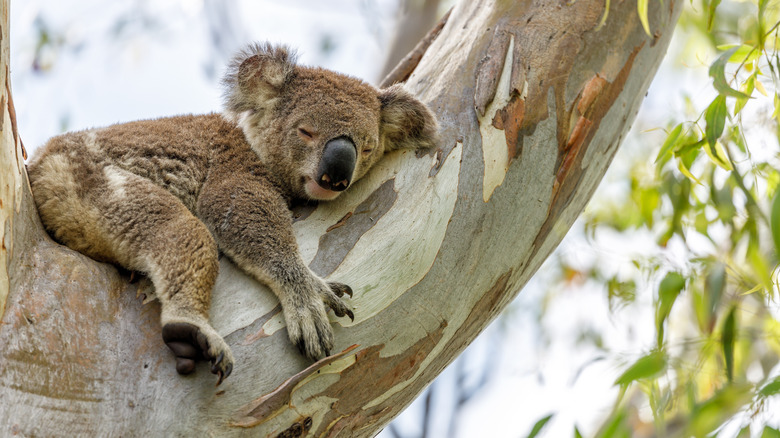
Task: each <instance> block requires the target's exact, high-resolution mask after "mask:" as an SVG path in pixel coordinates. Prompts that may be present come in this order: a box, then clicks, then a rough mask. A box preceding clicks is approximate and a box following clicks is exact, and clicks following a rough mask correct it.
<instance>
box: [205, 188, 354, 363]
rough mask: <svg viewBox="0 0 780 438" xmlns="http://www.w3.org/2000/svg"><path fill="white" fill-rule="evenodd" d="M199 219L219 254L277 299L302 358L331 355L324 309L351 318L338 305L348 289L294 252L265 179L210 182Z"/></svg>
mask: <svg viewBox="0 0 780 438" xmlns="http://www.w3.org/2000/svg"><path fill="white" fill-rule="evenodd" d="M198 215H199V216H200V218H201V219H202V220H203V221H204V222H205V223H206V224H207V225H208V226H209V228H210V229H211V232H212V233H213V234H214V236H215V237H216V240H217V245H218V246H219V248H220V249H221V250H222V252H223V253H224V254H225V255H227V256H228V257H230V258H231V260H233V262H234V263H235V264H236V265H237V266H238V267H239V268H241V269H242V270H243V271H244V272H246V273H248V274H249V275H251V276H252V277H254V278H255V279H256V280H258V281H260V282H262V283H264V284H266V285H267V286H268V287H269V288H270V289H271V290H272V291H273V292H274V293H275V294H276V296H277V297H278V298H279V301H280V302H281V304H282V311H283V312H284V318H285V322H286V323H287V332H288V335H289V337H290V340H291V341H292V343H293V344H295V345H297V346H298V348H299V349H300V351H301V353H302V354H304V355H305V356H307V357H308V358H310V359H313V360H316V359H318V358H320V357H323V356H328V355H330V350H331V349H332V348H333V329H332V328H331V326H330V321H329V320H328V316H327V314H326V306H327V307H330V308H331V309H333V311H334V313H335V314H336V315H337V316H340V317H341V316H349V317H350V318H351V319H354V314H353V313H352V310H350V309H349V307H347V305H346V304H344V302H343V301H342V300H341V297H343V296H344V294H347V295H350V296H352V290H351V289H350V288H349V286H347V285H345V284H341V283H336V282H326V281H324V280H323V279H321V278H320V277H319V276H317V275H316V274H315V273H314V272H312V271H311V270H310V269H309V268H308V266H306V264H305V263H304V262H303V259H302V258H301V256H300V254H299V253H298V245H297V243H296V241H295V235H294V233H293V228H292V216H291V213H290V211H289V209H288V208H287V203H286V202H285V201H284V199H283V198H282V196H281V195H280V194H279V193H278V191H277V190H276V188H275V187H273V186H272V185H271V184H270V183H268V182H266V181H264V180H262V179H261V180H257V179H254V180H250V179H249V178H243V179H240V182H239V178H238V177H236V178H232V179H231V180H230V181H225V180H223V181H215V182H212V181H209V182H207V183H206V185H204V187H203V189H202V191H201V195H200V198H199V201H198Z"/></svg>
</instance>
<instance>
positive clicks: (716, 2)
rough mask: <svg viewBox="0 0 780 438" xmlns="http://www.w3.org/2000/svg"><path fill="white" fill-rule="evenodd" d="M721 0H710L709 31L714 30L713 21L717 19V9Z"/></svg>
mask: <svg viewBox="0 0 780 438" xmlns="http://www.w3.org/2000/svg"><path fill="white" fill-rule="evenodd" d="M719 4H720V0H710V4H709V7H708V8H707V31H711V30H712V22H713V21H714V20H715V9H717V8H718V5H719Z"/></svg>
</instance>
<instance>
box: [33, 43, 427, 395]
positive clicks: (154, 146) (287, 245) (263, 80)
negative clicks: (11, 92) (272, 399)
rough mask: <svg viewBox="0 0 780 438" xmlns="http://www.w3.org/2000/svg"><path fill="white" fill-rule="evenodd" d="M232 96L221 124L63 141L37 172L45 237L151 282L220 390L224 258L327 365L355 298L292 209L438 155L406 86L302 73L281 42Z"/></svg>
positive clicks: (216, 118)
mask: <svg viewBox="0 0 780 438" xmlns="http://www.w3.org/2000/svg"><path fill="white" fill-rule="evenodd" d="M223 84H224V86H225V93H224V111H223V113H222V114H207V115H183V116H176V117H169V118H160V119H154V120H143V121H136V122H131V123H125V124H118V125H113V126H109V127H106V128H98V129H89V130H85V131H80V132H73V133H67V134H63V135H60V136H57V137H54V138H52V139H51V140H49V141H48V142H47V143H46V145H45V146H44V147H42V148H39V150H38V151H37V153H36V156H35V157H34V158H33V159H32V160H31V161H30V163H29V165H28V175H29V180H30V184H31V188H32V192H33V197H34V199H35V203H36V205H37V207H38V212H39V214H40V217H41V221H42V223H43V225H44V227H45V229H46V230H47V232H48V233H49V234H50V235H51V236H52V237H53V238H54V239H55V240H56V241H58V242H60V243H62V244H64V245H67V246H69V247H70V248H72V249H74V250H76V251H79V252H81V253H83V254H85V255H87V256H89V257H91V258H93V259H95V260H98V261H101V262H108V263H112V264H115V265H119V266H121V267H123V268H125V269H127V270H129V271H135V272H140V273H143V274H145V275H146V277H147V278H148V279H149V280H150V281H151V283H152V284H153V286H154V295H155V296H156V298H157V299H158V300H159V302H160V304H161V326H162V338H163V341H164V342H165V344H166V345H167V346H168V347H169V348H170V350H171V351H172V352H173V354H174V356H175V360H176V370H177V371H178V372H179V373H180V374H189V373H191V372H193V371H194V369H195V364H196V362H197V361H199V360H207V361H210V362H211V372H212V373H214V374H216V375H217V377H218V382H217V385H219V384H220V383H221V382H222V381H223V379H225V378H227V377H228V376H229V375H230V373H231V371H232V369H233V361H234V359H233V355H232V353H231V351H230V348H229V347H228V345H227V344H226V343H225V341H224V340H223V339H222V337H221V336H219V335H218V334H217V332H216V331H215V330H214V329H213V327H212V326H211V325H210V324H209V306H210V301H211V292H212V289H213V287H214V283H215V280H216V278H217V271H218V255H219V253H222V254H224V255H225V256H227V257H229V258H230V259H231V260H232V261H233V263H234V264H235V265H236V266H238V267H239V268H240V269H242V270H243V271H244V272H245V273H247V274H248V275H250V276H251V277H253V278H255V279H256V280H258V281H260V282H262V283H264V284H266V285H267V286H268V287H269V288H270V289H271V290H272V291H273V292H274V293H275V294H276V296H277V297H278V298H279V301H280V302H281V305H282V311H283V314H284V318H285V322H286V325H287V331H288V335H289V338H290V340H291V341H292V343H293V344H295V345H297V346H298V348H299V349H300V351H301V352H302V354H304V355H305V356H307V357H308V358H310V359H312V360H315V359H317V358H320V357H323V356H327V355H329V354H330V349H331V348H332V347H333V330H332V328H331V326H330V323H329V321H328V317H327V315H326V310H327V309H328V308H330V309H332V310H333V312H334V313H335V314H336V315H337V316H339V317H344V316H348V317H349V318H351V319H353V320H354V315H353V312H352V310H350V307H349V306H348V305H347V304H345V302H344V301H343V300H342V298H344V295H345V294H346V295H349V296H352V290H351V289H350V288H349V286H347V285H345V284H342V283H338V282H334V281H326V280H324V279H322V278H320V277H318V276H317V275H316V274H315V273H314V272H312V271H311V270H310V269H309V267H308V266H307V265H306V264H305V263H304V261H303V259H302V258H301V256H300V254H299V251H298V247H297V243H296V241H295V237H294V234H293V227H292V213H291V211H290V207H291V205H294V204H295V203H297V202H301V201H329V200H333V199H335V198H337V197H338V196H339V194H340V193H341V192H343V191H344V190H346V189H347V188H349V187H350V186H351V185H352V184H354V182H355V181H357V180H358V179H360V178H361V177H362V176H363V175H365V174H366V172H368V171H369V169H371V167H372V166H373V165H374V164H375V163H376V162H377V161H378V160H379V159H380V158H381V157H382V156H383V155H384V154H386V153H388V152H390V151H393V150H397V149H409V148H411V149H419V148H430V147H432V146H433V145H434V144H435V142H436V136H437V124H436V120H435V118H434V116H433V115H432V113H431V111H430V110H429V109H428V108H427V107H426V106H425V105H424V104H423V103H421V102H420V101H419V100H417V99H416V98H414V97H413V96H412V95H411V94H410V93H408V92H406V91H405V90H404V89H403V88H401V86H392V87H389V88H386V89H381V90H378V89H376V88H374V87H373V86H371V85H369V84H367V83H364V82H362V81H360V80H358V79H355V78H351V77H348V76H345V75H342V74H338V73H335V72H332V71H328V70H325V69H321V68H314V67H306V66H302V65H298V64H297V63H296V57H295V54H294V53H293V52H292V51H291V50H289V49H288V48H287V47H284V46H278V45H271V44H269V43H261V44H253V45H250V46H249V47H248V48H246V49H245V50H243V51H242V52H240V53H239V54H238V55H236V57H235V58H234V59H233V61H232V63H231V65H230V66H229V68H228V71H227V73H226V75H225V77H224V79H223Z"/></svg>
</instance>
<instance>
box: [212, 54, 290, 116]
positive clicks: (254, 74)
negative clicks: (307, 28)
mask: <svg viewBox="0 0 780 438" xmlns="http://www.w3.org/2000/svg"><path fill="white" fill-rule="evenodd" d="M295 59H296V55H295V52H293V51H292V50H290V49H289V48H288V47H287V46H281V45H278V46H275V45H273V44H271V43H268V42H265V43H255V44H251V45H249V46H248V47H247V48H245V49H244V50H242V51H241V52H239V53H238V54H237V55H236V56H235V57H233V60H232V62H231V63H230V65H229V66H228V70H227V73H226V74H225V77H224V78H223V79H222V84H223V85H224V87H225V94H224V99H225V102H224V105H225V110H226V111H227V112H229V113H233V114H240V113H242V112H244V111H249V110H252V109H257V106H258V104H261V105H262V101H263V100H266V99H270V98H273V97H275V96H276V95H277V94H278V93H279V91H280V90H281V89H282V87H283V86H284V85H285V83H286V82H287V80H288V79H289V78H290V75H291V74H292V72H293V70H294V69H295Z"/></svg>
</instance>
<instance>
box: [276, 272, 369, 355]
mask: <svg viewBox="0 0 780 438" xmlns="http://www.w3.org/2000/svg"><path fill="white" fill-rule="evenodd" d="M318 286H320V287H318V288H317V292H318V294H316V295H314V294H312V295H309V296H307V297H300V298H305V299H303V300H301V301H297V300H296V302H295V303H291V304H289V305H286V306H283V308H284V316H285V321H286V322H287V334H288V335H289V337H290V341H291V342H292V343H293V344H295V345H296V346H297V347H298V350H300V352H301V354H303V355H304V356H306V357H307V358H309V359H311V360H317V359H319V358H322V357H326V356H330V350H331V348H333V328H332V327H331V326H330V321H329V320H328V316H327V314H326V308H325V305H327V306H328V307H330V308H331V309H333V312H334V313H335V314H336V316H339V317H343V316H348V317H349V318H350V319H351V320H352V321H354V320H355V314H354V313H352V310H350V309H349V307H347V305H346V304H344V302H343V301H341V297H343V296H344V295H345V294H346V295H349V296H350V297H351V296H352V289H351V288H350V287H349V286H347V285H346V284H342V283H336V282H327V283H325V282H320V284H319V285H318Z"/></svg>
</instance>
